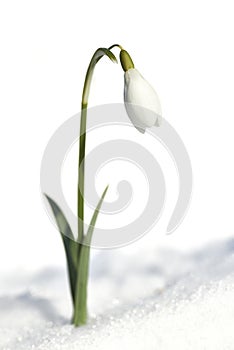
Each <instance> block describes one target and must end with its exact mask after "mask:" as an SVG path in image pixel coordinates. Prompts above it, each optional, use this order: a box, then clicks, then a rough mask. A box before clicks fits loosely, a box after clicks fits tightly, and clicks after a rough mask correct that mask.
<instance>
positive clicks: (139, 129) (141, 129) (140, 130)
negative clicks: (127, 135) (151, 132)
mask: <svg viewBox="0 0 234 350" xmlns="http://www.w3.org/2000/svg"><path fill="white" fill-rule="evenodd" d="M135 128H136V129H137V130H138V131H139V132H140V133H141V134H144V133H145V129H143V128H140V127H138V126H135Z"/></svg>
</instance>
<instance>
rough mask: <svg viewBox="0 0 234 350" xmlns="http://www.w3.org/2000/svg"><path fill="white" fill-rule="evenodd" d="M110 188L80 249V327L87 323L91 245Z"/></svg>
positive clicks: (77, 312) (77, 323)
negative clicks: (100, 211)
mask: <svg viewBox="0 0 234 350" xmlns="http://www.w3.org/2000/svg"><path fill="white" fill-rule="evenodd" d="M107 190H108V186H107V187H106V188H105V190H104V192H103V194H102V196H101V198H100V200H99V202H98V205H97V207H96V209H95V211H94V213H93V216H92V219H91V222H90V225H89V228H88V231H87V234H86V235H85V237H84V239H83V244H82V246H81V248H80V258H79V266H78V276H79V277H78V279H77V287H76V304H75V314H74V320H73V321H74V324H75V326H80V325H82V324H85V323H86V320H87V302H86V301H87V282H88V273H89V256H90V243H91V240H92V236H93V231H94V227H95V224H96V221H97V218H98V214H99V210H100V208H101V205H102V202H103V200H104V198H105V195H106V192H107Z"/></svg>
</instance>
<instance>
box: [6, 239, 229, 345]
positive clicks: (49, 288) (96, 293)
mask: <svg viewBox="0 0 234 350" xmlns="http://www.w3.org/2000/svg"><path fill="white" fill-rule="evenodd" d="M233 294H234V240H231V239H229V240H226V241H224V242H221V241H219V242H216V243H213V244H209V245H208V246H206V247H203V248H202V249H200V250H197V251H194V252H188V253H187V254H185V253H182V252H179V251H174V250H172V249H166V248H144V249H142V250H141V251H137V252H134V253H132V254H130V255H129V254H127V253H126V250H125V251H124V250H121V249H120V250H112V251H100V252H98V253H97V254H95V255H94V256H93V258H92V264H91V276H90V285H89V301H90V302H89V310H90V320H89V324H88V325H87V326H84V327H81V328H78V329H75V328H74V327H73V326H71V325H70V324H69V318H70V315H71V305H70V300H69V291H68V287H67V281H66V271H65V269H61V268H50V269H49V268H46V269H44V270H42V271H39V272H38V273H34V274H33V275H32V274H30V273H28V274H27V273H23V271H16V272H15V274H14V276H9V275H5V276H4V275H3V276H2V278H1V285H0V349H1V350H29V349H35V350H56V349H59V350H60V349H61V350H73V349H74V350H79V349H81V350H86V349H87V350H90V349H100V350H101V349H102V350H107V349H113V350H115V349H120V348H121V350H124V349H134V350H138V349H139V350H140V349H147V350H151V349H152V350H153V349H154V350H155V349H160V350H167V349H170V350H171V349H180V350H183V349H186V350H189V349H212V350H216V349H217V350H228V349H233V348H234V332H233V324H234V302H233V300H234V297H233Z"/></svg>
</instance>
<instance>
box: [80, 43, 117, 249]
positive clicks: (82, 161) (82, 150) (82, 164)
mask: <svg viewBox="0 0 234 350" xmlns="http://www.w3.org/2000/svg"><path fill="white" fill-rule="evenodd" d="M104 55H107V56H108V57H109V58H110V60H112V61H113V62H116V63H117V59H116V57H115V56H114V55H113V53H112V52H111V51H110V50H109V49H105V48H100V49H98V50H97V51H96V52H95V53H94V55H93V57H92V59H91V61H90V64H89V66H88V69H87V73H86V76H85V81H84V87H83V94H82V101H81V119H80V148H79V163H78V174H79V178H78V191H77V192H78V197H77V202H78V203H77V214H78V215H77V216H78V242H79V243H82V240H83V236H84V223H83V221H84V198H83V197H84V175H85V145H86V119H87V107H88V98H89V92H90V86H91V81H92V77H93V72H94V68H95V66H96V64H97V62H98V61H99V60H100V59H101V58H102V57H103V56H104Z"/></svg>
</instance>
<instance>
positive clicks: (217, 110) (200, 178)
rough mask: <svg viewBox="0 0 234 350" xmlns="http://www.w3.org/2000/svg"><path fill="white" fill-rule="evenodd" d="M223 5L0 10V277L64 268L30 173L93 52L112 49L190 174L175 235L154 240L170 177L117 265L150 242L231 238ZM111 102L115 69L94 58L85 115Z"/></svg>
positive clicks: (233, 73) (226, 13)
mask: <svg viewBox="0 0 234 350" xmlns="http://www.w3.org/2000/svg"><path fill="white" fill-rule="evenodd" d="M232 6H233V4H232V1H227V0H224V1H223V0H222V1H208V0H205V1H204V0H202V1H201V0H197V1H185V0H184V1H182V0H178V1H172V0H171V1H169V0H163V1H157V0H156V1H148V0H146V1H144V2H136V1H132V2H130V1H129V2H127V1H117V2H111V1H103V0H100V1H93V2H91V1H83V2H78V1H70V0H66V1H58V0H56V1H52V0H46V1H44V0H41V1H32V0H30V1H29V0H28V1H25V0H22V1H16V0H14V1H13V0H9V1H2V2H1V5H0V36H1V42H0V50H1V55H0V100H1V103H0V115H1V128H0V133H1V134H0V142H1V187H0V188H1V191H0V201H1V225H0V228H1V233H0V234H1V244H0V270H4V271H8V270H9V269H10V270H15V269H16V268H17V269H19V270H22V269H23V270H32V269H35V268H38V267H41V266H44V265H50V264H53V265H56V264H64V256H63V248H62V244H61V241H60V238H59V237H58V233H57V232H56V230H55V228H54V227H53V226H52V225H51V223H50V221H49V219H48V217H47V215H46V213H45V210H44V207H43V204H42V201H41V195H40V187H39V182H40V178H39V176H40V162H41V158H42V155H43V151H44V148H45V146H46V144H47V142H48V140H49V138H50V137H51V135H52V134H53V132H54V131H55V130H56V128H57V127H58V126H59V125H60V124H61V123H63V122H64V121H65V120H66V119H68V118H69V117H71V116H73V115H74V114H76V113H77V112H79V108H80V96H81V92H82V85H83V79H84V75H85V71H86V68H87V65H88V63H89V60H90V58H91V55H92V54H93V52H94V50H96V48H98V47H100V46H104V47H108V46H109V45H111V44H113V43H116V42H117V43H120V44H121V45H123V46H124V47H125V48H126V49H127V50H128V51H129V52H130V53H131V55H132V57H133V59H134V61H135V65H136V67H137V68H138V69H139V70H140V71H141V73H142V74H143V75H144V76H145V78H147V79H148V80H149V81H150V83H151V84H152V85H153V86H154V87H155V89H156V90H157V92H158V94H159V96H160V99H161V103H162V109H163V116H164V118H166V119H167V120H168V121H169V122H170V123H171V124H172V125H173V126H174V128H175V129H176V130H177V131H178V133H179V134H180V136H181V138H182V139H183V140H184V143H185V145H186V147H187V150H188V152H189V154H190V158H191V161H192V165H193V174H194V189H193V199H192V203H191V206H190V209H189V212H188V214H187V216H186V218H185V220H184V222H183V224H182V225H181V226H180V227H179V228H178V229H177V231H176V232H175V233H174V234H173V235H172V236H164V231H165V228H166V224H167V222H168V218H169V217H170V213H171V211H172V209H173V203H175V200H176V196H175V193H174V192H175V191H174V184H176V180H175V179H174V177H175V176H176V173H175V171H174V170H173V169H171V168H172V167H171V166H170V169H169V170H168V173H167V174H165V177H166V179H167V185H168V198H167V200H168V202H167V207H166V208H165V209H166V210H165V216H163V217H162V219H161V221H160V222H159V224H158V226H157V227H156V228H155V229H154V230H153V231H152V232H151V233H150V234H149V235H148V236H147V237H145V238H144V239H142V240H141V241H139V242H138V243H136V244H135V245H132V246H129V247H125V248H122V249H124V250H125V251H126V254H128V253H129V252H130V251H131V249H134V247H136V246H137V245H138V246H140V245H141V244H142V245H144V244H147V242H148V243H149V242H150V244H151V245H152V244H162V245H170V246H172V247H181V248H183V249H185V250H186V249H187V248H188V247H191V246H193V247H196V246H199V245H202V244H205V242H206V241H209V240H213V239H214V240H215V239H222V238H224V237H226V236H231V235H233V233H234V222H233V217H234V215H233V213H234V200H233V198H234V180H233V179H234V168H233V149H234V138H233V127H234V123H233V118H234V103H233V91H234V65H233V62H234V49H233V33H234V22H233V8H232ZM115 53H116V54H118V50H116V51H115ZM122 96H123V73H122V71H121V69H120V67H119V66H117V65H116V66H114V65H112V64H111V63H109V62H108V60H107V59H103V62H101V63H100V64H99V66H98V68H97V70H96V74H95V77H94V84H93V86H92V93H91V97H90V105H92V106H94V105H97V104H102V103H110V102H122V100H123V97H122ZM75 168H76V167H75V165H74V169H75ZM164 168H165V169H167V166H166V165H164ZM113 180H114V179H113ZM170 189H171V190H172V194H170ZM74 190H75V189H74ZM173 191H174V192H173ZM173 201H174V202H173ZM154 242H155V243H154Z"/></svg>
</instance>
